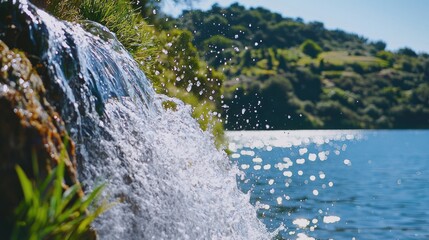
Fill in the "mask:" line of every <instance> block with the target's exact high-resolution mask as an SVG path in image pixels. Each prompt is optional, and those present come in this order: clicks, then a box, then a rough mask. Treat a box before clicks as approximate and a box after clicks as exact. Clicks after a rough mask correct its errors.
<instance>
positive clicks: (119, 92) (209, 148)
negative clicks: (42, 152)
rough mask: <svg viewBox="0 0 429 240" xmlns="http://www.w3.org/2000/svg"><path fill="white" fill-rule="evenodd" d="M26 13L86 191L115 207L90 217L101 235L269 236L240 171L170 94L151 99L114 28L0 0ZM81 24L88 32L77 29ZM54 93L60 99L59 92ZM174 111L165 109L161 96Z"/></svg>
mask: <svg viewBox="0 0 429 240" xmlns="http://www.w3.org/2000/svg"><path fill="white" fill-rule="evenodd" d="M1 4H2V7H7V8H10V9H11V10H10V11H15V14H17V15H20V16H22V17H21V18H20V19H25V21H24V22H23V23H22V24H23V26H22V27H24V28H27V29H28V31H27V32H28V34H29V38H30V39H31V40H32V43H33V44H34V46H35V47H37V48H34V49H35V50H34V49H33V54H36V55H38V56H39V57H40V58H41V59H42V61H43V62H44V63H45V64H46V65H47V66H48V74H49V76H50V79H51V80H52V82H51V83H50V86H49V88H50V90H52V91H56V92H58V93H60V95H61V96H62V97H61V98H59V100H57V101H56V102H55V103H53V104H54V105H56V106H57V108H58V109H59V110H60V112H61V114H62V116H63V118H64V120H65V121H66V124H67V126H68V128H69V131H70V132H71V135H72V137H73V138H74V139H75V141H76V142H77V146H78V149H77V150H78V157H79V159H78V162H79V178H80V180H81V181H82V182H83V183H84V184H85V186H86V189H87V190H91V188H93V187H94V186H96V185H98V184H101V183H107V188H106V190H105V195H106V196H108V197H110V198H111V199H113V200H117V201H118V204H117V205H116V206H115V207H114V208H113V209H111V210H110V211H109V212H107V213H106V214H104V215H103V216H101V217H100V218H99V219H98V220H97V221H96V223H95V225H94V227H95V228H96V229H97V231H98V233H99V235H100V237H101V239H268V238H269V237H270V236H269V234H267V232H266V229H265V227H264V225H263V224H262V223H261V222H260V221H259V220H258V219H257V217H256V212H255V209H254V207H253V206H252V205H250V203H249V195H245V194H243V193H242V192H240V191H239V190H238V189H237V183H236V174H237V171H238V170H237V168H235V167H233V166H231V165H230V164H229V162H228V158H227V156H226V155H225V154H224V153H223V152H221V151H218V150H217V149H216V148H215V147H214V143H213V137H212V136H211V135H210V134H209V133H208V132H203V131H202V130H201V129H200V128H199V127H198V124H197V122H196V121H195V120H194V119H193V118H192V117H191V109H190V107H189V106H187V105H185V104H183V103H182V102H180V101H178V100H176V99H170V98H167V97H165V96H162V95H157V94H156V93H155V92H154V91H153V89H152V87H151V84H150V82H149V81H148V80H147V79H146V77H145V75H144V73H143V72H141V71H140V70H139V67H138V65H137V64H136V63H135V62H134V60H133V59H132V57H131V56H130V55H129V54H128V53H127V52H126V51H125V50H124V48H123V47H122V45H121V44H120V43H119V42H118V41H117V40H116V38H115V36H114V34H113V33H111V32H109V31H108V30H107V29H106V28H105V27H103V26H100V25H98V24H96V23H91V22H84V23H81V24H71V23H67V22H62V21H58V20H57V19H55V18H53V17H52V16H50V15H48V14H46V13H45V12H43V11H41V10H38V9H37V8H35V7H34V6H32V5H31V4H29V3H27V2H25V1H21V2H18V3H12V4H11V2H10V1H3V2H1ZM84 29H85V30H84ZM57 99H58V98H57ZM166 100H168V101H174V102H176V104H177V108H176V109H174V110H172V109H170V110H166V109H164V108H163V107H162V102H163V101H166Z"/></svg>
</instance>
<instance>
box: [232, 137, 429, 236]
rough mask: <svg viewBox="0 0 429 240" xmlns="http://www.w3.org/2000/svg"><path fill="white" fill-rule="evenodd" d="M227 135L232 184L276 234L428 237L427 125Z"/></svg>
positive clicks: (428, 163) (428, 167)
mask: <svg viewBox="0 0 429 240" xmlns="http://www.w3.org/2000/svg"><path fill="white" fill-rule="evenodd" d="M228 137H229V138H230V141H231V144H230V148H231V149H232V150H233V151H234V153H233V154H232V155H231V160H232V161H233V162H235V163H237V165H238V167H239V168H240V170H242V171H243V175H242V176H239V177H238V182H239V187H240V189H241V190H242V191H244V192H250V195H251V200H250V201H251V203H252V204H254V205H256V206H258V207H259V208H260V209H259V210H258V215H259V217H260V219H262V221H263V222H264V223H265V224H266V226H267V227H268V228H269V229H270V230H274V229H277V228H279V227H281V228H284V229H283V230H282V231H281V232H280V235H281V237H282V238H283V239H429V231H428V226H429V176H428V172H429V146H428V143H429V131H257V132H255V131H246V132H228ZM279 237H280V236H279Z"/></svg>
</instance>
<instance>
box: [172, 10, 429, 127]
mask: <svg viewBox="0 0 429 240" xmlns="http://www.w3.org/2000/svg"><path fill="white" fill-rule="evenodd" d="M174 25H177V28H179V29H185V30H188V31H189V32H191V33H193V43H194V45H195V46H196V48H197V51H198V54H199V55H200V56H201V57H202V58H203V59H204V60H205V61H206V62H207V63H208V64H209V65H210V66H213V67H214V68H215V69H217V70H218V71H219V72H223V73H224V74H225V76H226V80H225V81H224V83H223V89H222V91H223V96H224V98H223V101H222V102H221V103H220V104H219V106H218V107H219V108H222V109H223V110H222V111H223V113H222V116H223V118H224V119H225V121H224V123H225V127H226V128H227V129H230V130H231V129H235V130H238V129H315V128H322V129H334V128H387V129H390V128H428V127H429V55H428V54H424V53H422V54H417V53H415V52H414V51H413V50H412V49H408V48H403V49H399V50H398V51H395V52H392V51H387V50H386V49H385V48H386V44H385V43H384V42H382V41H377V42H372V41H369V40H368V39H366V38H364V37H362V36H359V35H356V34H350V33H347V32H344V31H341V30H327V29H326V28H325V27H324V25H323V23H320V22H309V23H306V22H304V21H303V20H302V19H299V18H298V19H292V18H287V17H284V16H282V15H280V14H277V13H273V12H270V11H269V10H266V9H263V8H251V9H246V8H245V7H243V6H241V5H239V4H233V5H231V6H229V7H227V8H221V7H219V6H218V5H214V6H213V7H212V8H211V9H210V10H208V11H200V10H197V11H185V12H183V16H182V17H180V18H178V19H176V20H174V21H170V22H169V25H168V26H165V27H166V28H174Z"/></svg>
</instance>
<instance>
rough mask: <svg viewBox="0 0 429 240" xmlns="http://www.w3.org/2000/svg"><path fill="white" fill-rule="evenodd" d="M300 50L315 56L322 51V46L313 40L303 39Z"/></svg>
mask: <svg viewBox="0 0 429 240" xmlns="http://www.w3.org/2000/svg"><path fill="white" fill-rule="evenodd" d="M301 51H302V52H303V53H305V54H307V55H308V56H310V57H312V58H316V57H317V56H318V55H319V53H321V52H323V50H322V48H321V47H320V46H319V45H318V44H317V43H315V42H314V41H313V40H310V39H308V40H305V41H304V42H303V43H302V44H301Z"/></svg>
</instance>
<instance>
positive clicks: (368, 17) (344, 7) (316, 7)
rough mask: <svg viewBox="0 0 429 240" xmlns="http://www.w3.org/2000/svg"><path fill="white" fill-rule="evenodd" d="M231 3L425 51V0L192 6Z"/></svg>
mask: <svg viewBox="0 0 429 240" xmlns="http://www.w3.org/2000/svg"><path fill="white" fill-rule="evenodd" d="M234 2H239V3H240V4H242V5H244V6H247V7H257V6H262V7H264V8H267V9H270V10H272V11H275V12H278V13H281V14H282V15H284V16H287V17H301V18H303V19H304V21H305V22H309V21H320V22H323V23H324V24H325V27H327V28H328V29H341V30H344V31H347V32H353V33H357V34H359V35H362V36H364V37H367V38H369V39H370V40H383V41H384V42H386V43H387V48H388V49H391V50H396V49H398V48H401V47H410V48H412V49H414V50H415V51H417V52H427V53H429V0H265V1H264V0H242V1H233V0H217V1H215V0H200V1H199V2H197V3H194V6H193V7H194V8H197V9H209V8H210V7H211V6H212V5H213V4H214V3H219V4H220V5H221V6H229V5H230V4H232V3H234ZM164 5H165V7H164V10H165V11H166V12H168V13H170V14H172V15H174V16H177V15H179V14H180V12H181V10H182V9H183V7H180V6H176V5H174V4H173V3H172V0H165V2H164Z"/></svg>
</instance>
